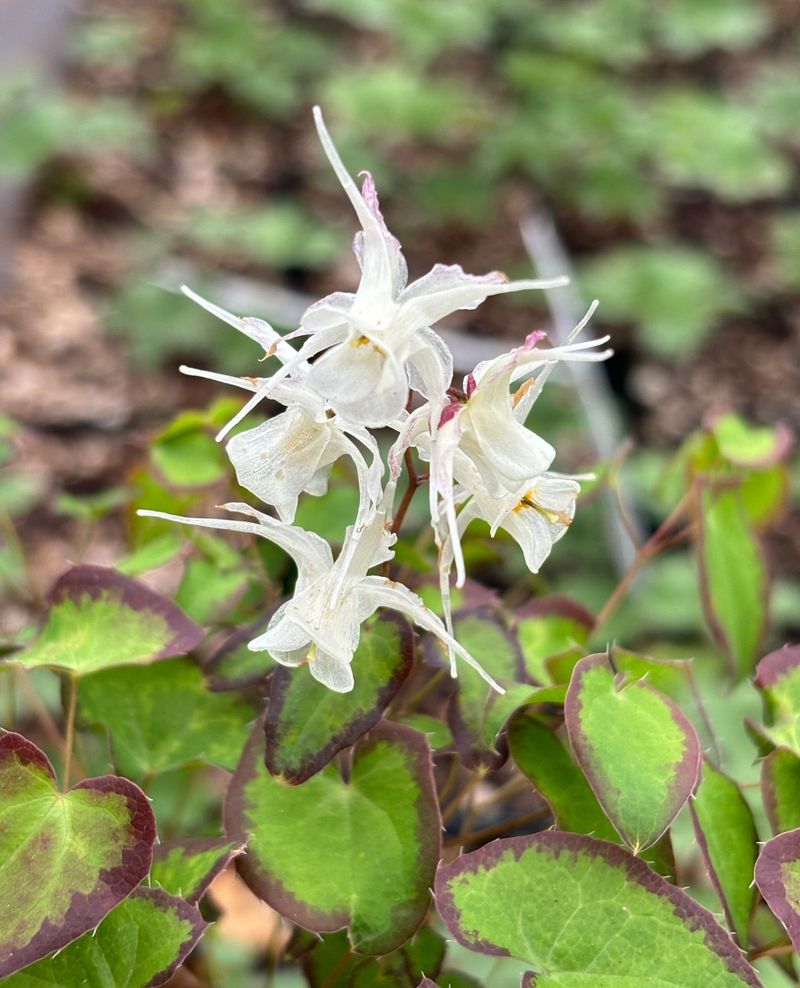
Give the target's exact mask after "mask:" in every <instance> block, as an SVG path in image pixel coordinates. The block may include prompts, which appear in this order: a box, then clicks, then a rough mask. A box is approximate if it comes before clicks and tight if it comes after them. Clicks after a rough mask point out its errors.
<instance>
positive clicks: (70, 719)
mask: <svg viewBox="0 0 800 988" xmlns="http://www.w3.org/2000/svg"><path fill="white" fill-rule="evenodd" d="M77 706H78V677H77V676H76V675H75V673H72V672H70V673H68V674H67V726H66V736H65V738H64V781H63V786H64V789H65V790H67V789H69V776H70V770H71V769H72V748H73V746H74V744H75V711H76V709H77Z"/></svg>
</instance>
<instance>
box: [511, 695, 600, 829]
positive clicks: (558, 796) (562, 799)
mask: <svg viewBox="0 0 800 988" xmlns="http://www.w3.org/2000/svg"><path fill="white" fill-rule="evenodd" d="M508 744H509V748H510V749H511V757H512V758H513V759H514V761H515V762H516V764H517V767H518V768H519V770H520V771H521V772H522V773H523V775H525V776H526V777H527V778H528V779H530V781H531V783H532V785H533V787H534V789H535V790H536V791H537V792H538V793H539V795H540V796H541V797H542V798H543V799H544V800H546V801H547V803H548V804H549V806H550V809H551V810H552V811H553V816H554V817H555V820H556V826H557V827H558V829H559V830H569V831H572V832H573V833H576V834H594V835H595V836H596V837H600V838H602V839H603V840H609V841H616V840H617V833H616V831H615V830H614V827H613V826H612V825H611V822H610V821H609V819H608V817H607V816H606V815H605V813H604V812H603V809H602V807H601V806H600V804H599V803H598V802H597V797H596V796H595V794H594V793H593V792H592V788H591V786H590V785H589V783H588V782H587V781H586V777H585V776H584V774H583V772H582V771H581V770H580V768H578V766H577V765H576V764H575V762H574V761H573V760H572V757H571V755H570V754H569V752H568V751H567V749H566V748H565V747H564V745H563V744H562V743H561V741H560V740H559V738H558V737H557V735H556V734H555V733H554V732H553V731H551V730H550V729H549V728H548V727H546V726H545V724H543V723H542V721H541V720H540V719H539V718H538V717H537V715H536V708H535V707H530V708H527V709H524V710H518V711H517V712H516V713H515V714H514V716H513V717H512V718H511V720H510V721H509V724H508Z"/></svg>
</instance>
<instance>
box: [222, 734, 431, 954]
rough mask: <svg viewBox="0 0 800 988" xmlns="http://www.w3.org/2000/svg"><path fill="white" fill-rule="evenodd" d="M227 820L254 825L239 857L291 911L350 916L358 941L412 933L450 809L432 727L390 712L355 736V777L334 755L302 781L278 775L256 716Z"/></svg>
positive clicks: (378, 950)
mask: <svg viewBox="0 0 800 988" xmlns="http://www.w3.org/2000/svg"><path fill="white" fill-rule="evenodd" d="M225 822H226V828H227V830H228V833H230V834H232V835H238V834H251V838H250V841H249V843H248V848H247V853H246V854H245V855H243V856H242V857H241V858H239V859H237V866H238V868H239V871H240V872H241V874H242V877H243V878H244V880H245V881H246V882H247V884H248V885H249V886H250V888H251V889H252V890H253V891H254V892H255V893H256V895H258V896H260V897H261V898H262V899H264V900H265V901H266V902H268V903H269V904H270V905H271V906H273V907H274V908H275V909H277V910H278V912H280V913H281V915H283V916H284V917H286V918H287V919H289V920H291V921H292V922H295V923H298V924H299V925H301V926H304V927H306V928H307V929H311V930H316V931H317V932H321V933H325V932H330V931H332V930H338V929H340V928H341V927H342V926H345V925H347V926H349V927H350V936H351V940H352V942H353V946H354V947H355V949H356V950H358V951H360V952H361V953H365V954H384V953H388V952H389V951H391V950H394V949H395V948H396V947H398V946H399V945H400V944H402V943H404V942H405V941H406V940H407V939H408V938H409V937H410V936H411V934H412V933H413V932H414V930H415V929H416V928H417V926H418V925H419V923H420V921H421V920H422V917H423V916H424V914H425V910H426V909H427V907H428V901H429V891H428V890H429V888H430V885H431V882H432V880H433V874H434V871H435V869H436V863H437V861H438V857H439V833H440V827H441V821H440V818H439V810H438V805H437V802H436V797H435V792H434V786H433V777H432V765H431V756H430V750H429V748H428V745H427V742H426V740H425V738H424V737H423V736H422V735H421V734H418V733H417V732H416V731H413V730H411V729H410V728H407V727H403V726H401V725H399V724H387V723H381V724H379V725H378V726H377V727H376V728H374V729H373V730H372V731H371V732H370V733H369V734H368V735H366V737H364V738H362V740H361V741H360V742H359V743H358V745H357V746H356V747H355V749H354V752H353V765H352V777H351V778H350V780H349V781H348V782H344V781H343V780H342V778H341V777H340V775H339V773H338V771H337V770H336V768H335V767H334V766H333V765H329V766H328V767H327V768H325V769H323V770H322V772H321V773H319V774H318V775H315V776H314V777H313V778H311V779H309V780H308V781H307V782H305V783H304V784H303V785H301V786H286V785H283V784H281V783H280V782H278V781H277V780H276V779H274V778H273V777H272V776H271V775H270V774H269V772H268V771H267V769H266V766H265V764H264V738H263V728H262V727H261V726H260V725H259V727H258V728H257V730H256V732H255V734H254V735H253V738H252V739H251V741H250V743H249V744H248V746H247V748H246V749H245V752H244V754H243V755H242V760H241V762H240V763H239V766H238V768H237V770H236V773H235V775H234V777H233V779H232V781H231V785H230V788H229V790H228V796H227V800H226V805H225Z"/></svg>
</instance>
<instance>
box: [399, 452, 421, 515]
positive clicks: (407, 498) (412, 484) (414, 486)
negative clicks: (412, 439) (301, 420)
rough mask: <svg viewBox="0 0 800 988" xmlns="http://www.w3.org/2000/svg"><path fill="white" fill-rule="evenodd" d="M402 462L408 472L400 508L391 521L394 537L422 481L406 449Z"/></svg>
mask: <svg viewBox="0 0 800 988" xmlns="http://www.w3.org/2000/svg"><path fill="white" fill-rule="evenodd" d="M403 462H404V463H405V465H406V470H407V472H408V486H407V487H406V489H405V493H404V494H403V500H402V501H401V502H400V506H399V507H398V509H397V512H396V513H395V516H394V518H393V519H392V531H393V532H394V533H395V535H396V534H397V533H398V532H399V531H400V526H401V525H402V524H403V519H404V518H405V516H406V512H407V511H408V506H409V505H410V504H411V500H412V498H413V497H414V495H415V494H416V493H417V491H418V489H419V487H420V485H421V483H422V481H421V480H420V478H419V477H418V476H417V471H416V469H415V467H414V461H413V459H412V458H411V450H410V449H407V450H406V452H405V456H404V457H403Z"/></svg>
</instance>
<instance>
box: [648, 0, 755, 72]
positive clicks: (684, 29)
mask: <svg viewBox="0 0 800 988" xmlns="http://www.w3.org/2000/svg"><path fill="white" fill-rule="evenodd" d="M651 13H652V16H653V17H654V20H655V24H654V28H655V31H656V32H657V35H658V39H659V41H660V42H661V44H662V45H664V47H666V48H667V49H668V50H669V51H672V52H675V54H676V55H680V56H683V57H688V58H692V57H696V56H697V55H701V54H703V53H704V52H705V51H707V50H708V49H712V48H724V49H730V50H733V51H737V50H739V49H741V48H752V47H753V46H754V45H755V44H756V43H757V42H758V41H759V40H760V38H761V37H762V36H763V35H764V34H765V33H766V32H767V31H768V30H769V27H770V18H769V14H768V12H767V8H766V7H764V6H762V5H761V4H757V3H753V2H752V0H667V2H666V3H660V4H658V5H657V6H654V7H653V8H652V11H651Z"/></svg>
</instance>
